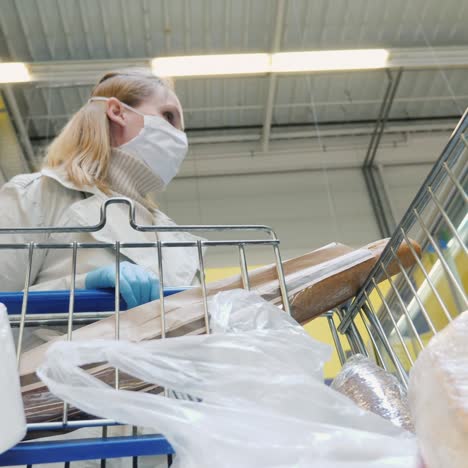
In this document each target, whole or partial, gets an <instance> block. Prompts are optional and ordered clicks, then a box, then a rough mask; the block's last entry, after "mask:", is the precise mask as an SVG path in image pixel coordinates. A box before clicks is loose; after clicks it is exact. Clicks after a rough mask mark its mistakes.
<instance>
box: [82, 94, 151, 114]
mask: <svg viewBox="0 0 468 468" xmlns="http://www.w3.org/2000/svg"><path fill="white" fill-rule="evenodd" d="M109 99H110V98H108V97H104V96H93V97H90V98H89V99H88V103H90V102H93V101H108V100H109ZM116 99H117V98H116ZM117 100H118V101H119V102H120V104H122V106H123V107H125V108H126V109H128V110H130V111H132V112H135V113H136V114H138V115H141V116H142V117H143V118H144V117H145V114H143V113H142V112H140V111H138V110H136V109H134V108H133V107H132V106H129V105H128V104H125V102H122V101H121V100H120V99H117Z"/></svg>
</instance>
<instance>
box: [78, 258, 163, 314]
mask: <svg viewBox="0 0 468 468" xmlns="http://www.w3.org/2000/svg"><path fill="white" fill-rule="evenodd" d="M85 287H86V289H100V288H114V287H115V265H109V266H106V267H102V268H97V269H96V270H93V271H90V272H89V273H88V274H87V275H86V279H85ZM120 294H121V296H122V297H123V298H124V299H125V302H126V303H127V307H128V308H129V309H131V308H132V307H136V306H139V305H141V304H146V303H147V302H150V301H155V300H156V299H159V280H158V278H157V277H156V275H155V274H154V273H153V272H151V271H148V270H146V269H145V268H143V267H141V266H139V265H135V264H134V263H130V262H122V263H121V264H120Z"/></svg>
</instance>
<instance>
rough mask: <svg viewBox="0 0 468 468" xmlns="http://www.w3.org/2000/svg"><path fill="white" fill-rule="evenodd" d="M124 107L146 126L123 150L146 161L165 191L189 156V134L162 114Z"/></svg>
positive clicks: (94, 98)
mask: <svg viewBox="0 0 468 468" xmlns="http://www.w3.org/2000/svg"><path fill="white" fill-rule="evenodd" d="M108 100H109V98H107V97H101V96H96V97H92V98H91V99H90V101H108ZM121 104H122V105H123V106H124V107H126V108H127V109H129V110H131V111H133V112H135V113H137V114H139V115H141V116H142V117H143V119H144V125H143V128H142V129H141V131H140V133H139V134H138V135H137V136H136V137H134V138H132V139H131V140H130V141H128V142H127V143H125V144H123V145H121V146H119V148H120V149H122V150H124V151H126V152H128V153H130V154H132V155H133V156H135V157H136V158H138V159H140V160H142V161H143V162H144V163H145V164H146V165H147V166H148V167H149V168H150V169H151V170H152V171H153V173H154V174H155V175H156V176H157V177H158V178H159V179H160V180H161V185H160V186H159V187H158V190H164V189H165V188H166V187H167V185H168V184H169V182H171V180H172V179H173V178H174V177H175V176H176V174H177V172H179V169H180V166H181V164H182V162H183V161H184V159H185V156H186V155H187V150H188V142H187V135H186V134H185V133H184V132H183V131H181V130H178V129H177V128H175V127H173V126H172V125H171V124H170V123H169V122H168V121H167V120H165V119H163V118H162V117H160V116H158V115H146V114H143V113H141V112H139V111H137V110H136V109H134V108H133V107H131V106H129V105H127V104H125V103H124V102H122V103H121Z"/></svg>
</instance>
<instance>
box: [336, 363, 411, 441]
mask: <svg viewBox="0 0 468 468" xmlns="http://www.w3.org/2000/svg"><path fill="white" fill-rule="evenodd" d="M331 386H332V388H333V389H335V390H337V391H338V392H340V393H342V394H343V395H346V396H347V397H348V398H350V399H351V400H353V401H354V403H356V404H357V405H358V406H359V407H360V408H362V409H365V410H367V411H372V412H373V413H376V414H378V415H380V416H382V417H383V418H385V419H388V420H390V421H391V422H392V423H393V424H395V425H396V426H399V427H402V428H404V429H406V430H407V431H411V432H414V428H413V424H412V422H411V416H410V409H409V404H408V398H407V395H406V390H405V388H404V387H403V385H402V384H401V383H400V382H399V381H398V379H397V378H396V377H395V376H394V375H392V374H390V373H388V372H387V371H385V370H384V369H382V368H381V367H379V366H378V365H377V364H376V363H375V361H373V360H371V359H369V358H368V357H366V356H363V355H362V354H355V355H354V356H352V357H351V358H349V359H348V360H347V361H346V363H345V365H344V366H343V368H342V369H341V371H340V372H339V374H338V375H337V376H336V377H335V379H334V380H333V382H332V385H331Z"/></svg>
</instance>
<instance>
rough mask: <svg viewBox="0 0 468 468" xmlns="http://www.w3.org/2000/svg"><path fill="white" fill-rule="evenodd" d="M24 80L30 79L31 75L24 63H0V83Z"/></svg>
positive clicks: (22, 81) (21, 81)
mask: <svg viewBox="0 0 468 468" xmlns="http://www.w3.org/2000/svg"><path fill="white" fill-rule="evenodd" d="M26 81H31V75H30V73H29V70H28V67H27V66H26V64H25V63H22V62H5V63H0V83H24V82H26Z"/></svg>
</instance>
